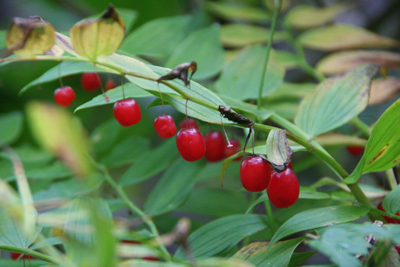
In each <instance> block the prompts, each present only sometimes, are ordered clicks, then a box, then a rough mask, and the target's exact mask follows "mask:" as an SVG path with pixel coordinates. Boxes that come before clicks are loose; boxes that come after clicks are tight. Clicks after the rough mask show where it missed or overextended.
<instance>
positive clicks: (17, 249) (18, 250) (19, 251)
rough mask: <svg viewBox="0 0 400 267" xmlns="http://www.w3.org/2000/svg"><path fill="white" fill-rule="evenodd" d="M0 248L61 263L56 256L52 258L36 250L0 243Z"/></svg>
mask: <svg viewBox="0 0 400 267" xmlns="http://www.w3.org/2000/svg"><path fill="white" fill-rule="evenodd" d="M0 250H4V251H10V252H16V253H20V254H24V255H28V256H32V257H34V258H36V259H39V260H44V261H47V262H51V263H54V264H57V265H58V264H61V263H62V262H61V261H59V260H58V259H56V258H53V257H51V256H48V255H46V254H43V253H40V252H37V251H34V250H29V249H25V248H18V247H13V246H7V245H0Z"/></svg>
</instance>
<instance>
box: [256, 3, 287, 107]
mask: <svg viewBox="0 0 400 267" xmlns="http://www.w3.org/2000/svg"><path fill="white" fill-rule="evenodd" d="M277 2H278V5H277ZM281 6H282V0H275V9H274V14H273V16H272V25H271V30H270V32H269V39H268V44H267V54H266V56H265V61H264V66H263V71H262V73H261V82H260V88H259V89H258V101H257V108H258V109H260V108H261V102H262V92H263V88H264V81H265V72H266V71H267V66H268V60H269V54H270V53H271V48H272V43H273V40H274V33H275V28H276V22H277V21H278V15H279V12H280V10H281Z"/></svg>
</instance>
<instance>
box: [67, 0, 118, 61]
mask: <svg viewBox="0 0 400 267" xmlns="http://www.w3.org/2000/svg"><path fill="white" fill-rule="evenodd" d="M69 35H70V37H71V42H72V46H73V47H74V49H75V51H76V52H77V53H78V54H79V55H81V56H83V57H86V58H88V59H90V60H92V61H95V60H96V58H97V57H99V56H107V55H109V54H111V53H114V52H115V51H117V49H118V47H119V46H120V45H121V43H122V40H123V39H124V35H125V23H124V21H123V20H122V18H121V17H120V16H119V14H118V12H117V11H116V10H115V8H114V6H113V5H111V4H110V5H109V6H108V8H107V10H105V11H104V13H103V15H102V16H101V17H100V18H95V19H87V20H83V21H81V22H78V23H77V24H75V25H74V26H73V27H72V28H71V30H70V31H69Z"/></svg>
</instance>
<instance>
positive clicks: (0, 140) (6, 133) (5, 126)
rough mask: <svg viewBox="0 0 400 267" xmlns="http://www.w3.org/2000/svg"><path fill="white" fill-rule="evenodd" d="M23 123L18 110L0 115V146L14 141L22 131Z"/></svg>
mask: <svg viewBox="0 0 400 267" xmlns="http://www.w3.org/2000/svg"><path fill="white" fill-rule="evenodd" d="M23 123H24V118H23V116H22V113H21V112H18V111H15V112H12V113H8V114H6V115H2V116H0V129H1V131H0V146H4V145H6V144H7V145H11V144H12V143H13V142H15V141H16V140H17V139H18V137H19V136H20V135H21V133H22V127H23Z"/></svg>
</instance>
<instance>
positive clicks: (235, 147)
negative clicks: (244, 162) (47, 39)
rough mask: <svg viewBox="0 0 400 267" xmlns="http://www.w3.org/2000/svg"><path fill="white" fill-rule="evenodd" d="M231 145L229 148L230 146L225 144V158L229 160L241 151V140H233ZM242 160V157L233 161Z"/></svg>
mask: <svg viewBox="0 0 400 267" xmlns="http://www.w3.org/2000/svg"><path fill="white" fill-rule="evenodd" d="M230 143H231V145H232V146H231V147H228V144H225V151H224V154H225V158H229V157H230V156H232V155H235V154H236V153H238V152H239V151H240V150H241V145H240V142H239V140H236V139H231V140H230ZM241 159H242V156H240V157H237V158H235V159H234V160H233V161H239V160H241Z"/></svg>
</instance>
